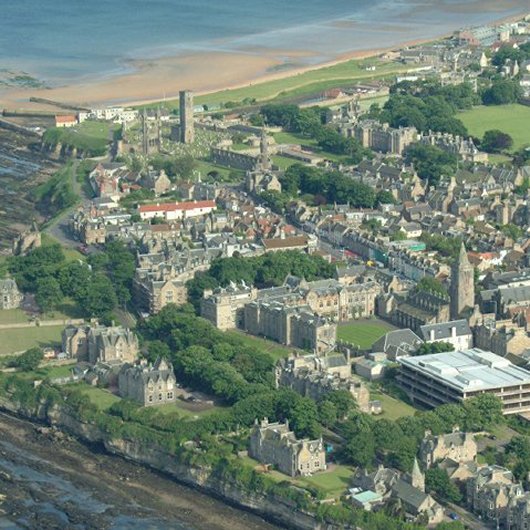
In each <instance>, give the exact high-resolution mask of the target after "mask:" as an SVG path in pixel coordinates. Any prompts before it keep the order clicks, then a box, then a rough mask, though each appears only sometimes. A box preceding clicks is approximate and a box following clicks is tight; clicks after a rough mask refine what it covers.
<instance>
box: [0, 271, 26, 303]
mask: <svg viewBox="0 0 530 530" xmlns="http://www.w3.org/2000/svg"><path fill="white" fill-rule="evenodd" d="M22 299H23V296H22V293H21V292H20V291H19V290H18V286H17V282H16V281H15V280H13V279H12V278H5V279H3V280H2V279H0V309H16V308H17V307H20V304H21V303H22Z"/></svg>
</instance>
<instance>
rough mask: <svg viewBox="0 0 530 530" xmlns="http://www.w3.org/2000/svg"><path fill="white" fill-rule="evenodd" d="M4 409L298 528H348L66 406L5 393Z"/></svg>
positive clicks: (0, 404) (1, 406)
mask: <svg viewBox="0 0 530 530" xmlns="http://www.w3.org/2000/svg"><path fill="white" fill-rule="evenodd" d="M0 409H1V410H3V411H5V412H7V413H10V414H12V415H15V416H18V417H22V418H24V419H27V420H29V421H32V422H38V423H41V424H46V425H49V426H53V427H55V428H57V429H59V430H61V431H64V432H66V433H68V434H70V435H73V436H74V437H75V438H77V439H78V440H80V441H82V442H84V443H87V444H90V445H97V446H98V447H103V448H104V449H105V450H106V451H107V452H108V453H111V454H113V455H117V456H120V457H122V458H125V459H127V460H129V461H131V462H134V463H136V464H140V465H143V466H146V467H148V468H151V469H154V470H156V471H159V472H162V473H163V474H164V475H166V476H168V477H170V478H172V479H174V480H175V481H176V482H178V483H182V484H184V485H186V486H190V487H192V488H194V489H197V490H198V491H201V492H203V493H206V494H208V495H211V496H212V497H215V498H217V499H220V500H222V501H224V502H226V503H227V504H230V505H233V506H235V507H237V508H241V509H244V510H246V511H250V512H253V513H256V514H258V515H260V516H262V517H264V518H266V519H268V520H270V521H272V522H274V523H276V524H280V525H282V526H286V527H288V528H293V529H296V530H324V529H327V530H339V528H345V527H344V526H342V525H341V526H338V525H336V524H331V523H329V524H328V523H326V522H319V521H317V520H316V518H315V516H314V515H313V514H311V513H306V512H304V511H302V510H300V509H298V508H297V506H296V505H295V504H294V502H289V501H288V500H286V499H280V498H277V497H275V496H274V495H263V494H260V493H253V492H248V491H244V490H243V489H241V488H239V487H238V486H237V484H235V483H234V482H233V481H230V480H222V479H220V478H219V477H215V476H213V474H212V471H211V469H209V468H208V467H207V466H202V465H188V464H182V463H180V462H178V461H177V459H176V458H175V456H174V455H172V454H171V453H169V452H168V451H167V450H165V449H164V448H161V447H157V446H156V445H153V444H151V443H146V442H142V441H141V440H131V439H125V438H123V437H113V436H110V435H109V434H107V433H105V432H103V431H101V430H100V429H99V428H98V427H97V426H96V425H93V424H91V423H87V422H85V421H82V420H80V419H78V418H76V417H75V416H74V415H73V414H72V413H71V412H70V411H69V410H68V409H67V408H66V407H64V406H61V405H53V406H51V407H48V406H46V405H45V404H40V405H37V406H36V407H35V408H34V409H33V408H28V407H26V406H22V405H20V404H18V403H17V402H15V401H12V400H10V399H9V398H7V397H5V396H1V397H0Z"/></svg>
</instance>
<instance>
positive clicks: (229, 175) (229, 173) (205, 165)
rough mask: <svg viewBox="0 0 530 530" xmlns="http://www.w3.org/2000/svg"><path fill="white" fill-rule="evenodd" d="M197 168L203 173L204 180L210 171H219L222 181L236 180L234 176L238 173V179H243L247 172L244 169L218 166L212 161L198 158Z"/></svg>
mask: <svg viewBox="0 0 530 530" xmlns="http://www.w3.org/2000/svg"><path fill="white" fill-rule="evenodd" d="M195 170H196V171H198V172H199V173H200V174H201V178H202V179H203V180H204V179H205V177H206V175H208V173H210V172H211V171H217V173H219V175H220V179H219V180H220V181H221V182H230V181H233V180H234V178H233V177H234V176H236V175H237V178H238V179H243V177H244V176H245V173H244V172H243V171H240V170H237V169H231V168H227V167H223V166H218V165H216V164H212V163H211V162H207V161H205V160H196V167H195Z"/></svg>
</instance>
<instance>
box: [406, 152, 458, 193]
mask: <svg viewBox="0 0 530 530" xmlns="http://www.w3.org/2000/svg"><path fill="white" fill-rule="evenodd" d="M404 156H405V160H406V161H407V163H409V164H414V168H415V169H416V171H417V172H418V175H419V176H420V178H421V179H423V180H427V181H428V182H429V184H430V185H431V186H437V185H438V184H439V182H440V179H441V177H442V176H443V175H449V174H452V173H454V172H455V171H456V166H457V157H456V155H454V154H452V153H447V152H445V151H442V149H440V148H438V147H436V146H434V145H423V144H411V145H409V146H408V147H407V148H406V149H405V152H404Z"/></svg>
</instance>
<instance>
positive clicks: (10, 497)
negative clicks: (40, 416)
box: [0, 414, 278, 530]
mask: <svg viewBox="0 0 530 530" xmlns="http://www.w3.org/2000/svg"><path fill="white" fill-rule="evenodd" d="M0 528H29V529H66V528H67V529H87V530H92V529H94V530H96V529H98V530H106V529H109V530H111V529H115V530H121V529H123V530H125V529H128V530H129V529H130V530H135V529H152V530H162V529H164V530H165V529H175V530H222V529H227V528H230V529H231V530H272V529H273V528H278V527H277V526H274V525H272V524H270V523H267V522H266V521H264V520H262V519H261V518H259V517H257V516H255V515H253V514H250V513H247V512H244V511H240V510H238V509H235V508H232V507H230V506H227V505H225V504H223V503H221V502H219V501H217V500H216V499H213V498H211V497H209V496H207V495H204V494H203V493H200V492H198V491H196V490H194V489H192V488H188V487H185V486H181V485H179V484H177V483H176V482H174V481H172V480H171V479H169V478H167V477H165V476H163V475H161V474H159V473H156V472H154V471H151V470H148V469H146V468H144V467H142V466H140V465H137V464H134V463H132V462H129V461H127V460H124V459H122V458H120V457H115V456H112V455H109V454H106V453H103V452H102V451H101V450H100V448H98V447H97V446H94V447H90V448H89V447H88V446H85V445H83V444H81V443H79V442H78V441H76V440H75V439H73V438H72V437H70V436H68V435H65V434H63V433H62V432H60V431H57V430H55V429H50V428H46V427H42V426H40V425H36V424H32V423H30V422H28V421H26V420H21V419H18V418H15V417H12V416H8V415H5V414H1V415H0Z"/></svg>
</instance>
